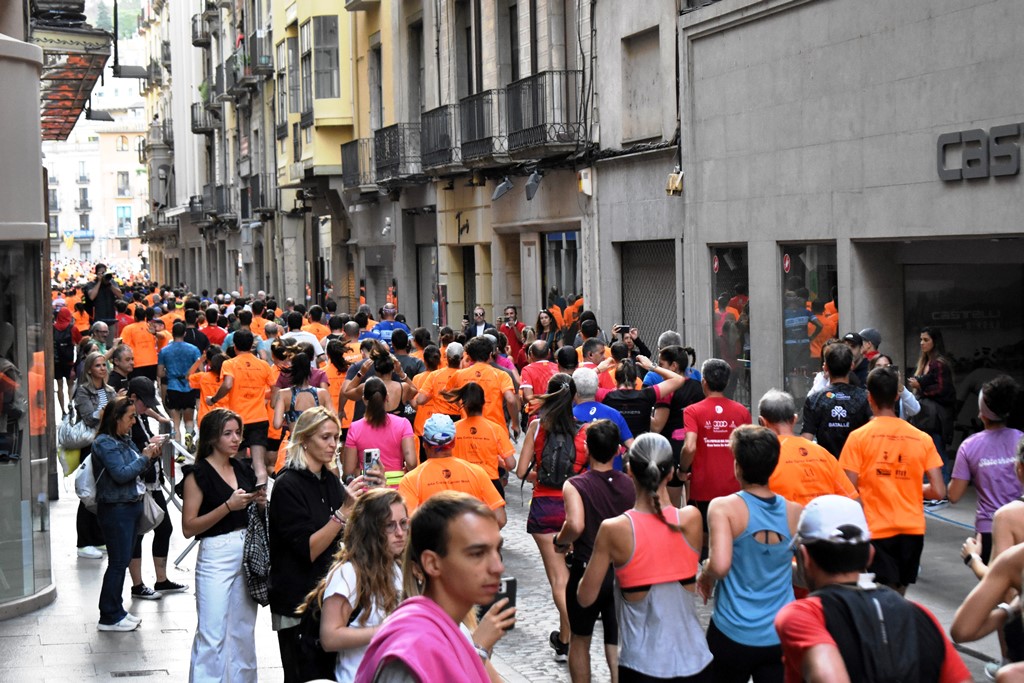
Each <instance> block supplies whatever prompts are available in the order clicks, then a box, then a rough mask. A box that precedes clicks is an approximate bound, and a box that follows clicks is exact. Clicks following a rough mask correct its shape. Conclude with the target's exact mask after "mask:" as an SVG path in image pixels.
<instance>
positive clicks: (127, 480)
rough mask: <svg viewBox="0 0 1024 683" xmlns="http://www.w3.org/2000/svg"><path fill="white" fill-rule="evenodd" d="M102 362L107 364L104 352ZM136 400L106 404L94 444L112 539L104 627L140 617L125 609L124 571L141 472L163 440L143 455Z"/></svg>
mask: <svg viewBox="0 0 1024 683" xmlns="http://www.w3.org/2000/svg"><path fill="white" fill-rule="evenodd" d="M95 355H97V356H99V358H100V363H101V364H103V365H104V372H105V371H106V370H105V368H106V365H105V363H103V360H102V358H103V357H102V356H100V354H98V353H97V354H95ZM134 424H135V402H134V401H132V400H130V399H128V398H115V399H113V400H112V401H111V402H110V403H109V404H108V405H106V406H105V407H104V409H103V417H102V419H101V420H100V424H99V432H98V434H97V436H96V440H95V441H94V442H93V445H92V456H93V465H94V468H93V471H94V473H95V475H96V517H97V519H98V520H99V523H100V528H101V529H102V530H103V537H104V539H106V542H107V571H106V572H105V573H104V574H103V583H102V585H101V587H100V622H99V627H98V628H99V630H100V631H134V630H135V629H137V628H138V627H139V623H141V621H142V620H141V619H139V618H138V617H136V616H134V615H131V614H129V613H128V612H126V611H125V609H124V604H123V601H122V599H121V594H122V592H123V591H124V575H125V572H126V571H127V570H128V563H129V562H130V561H131V559H132V548H133V546H134V545H135V536H136V534H135V526H136V524H137V523H138V521H139V516H140V515H141V514H142V496H140V495H139V485H138V479H139V475H140V474H142V472H143V471H144V470H145V469H146V467H148V466H149V461H150V460H152V459H153V458H158V457H159V456H160V450H161V447H160V445H159V444H150V445H149V446H146V448H145V450H144V451H143V452H142V453H141V454H140V453H139V451H138V449H136V447H135V444H134V443H132V440H131V433H132V425H134Z"/></svg>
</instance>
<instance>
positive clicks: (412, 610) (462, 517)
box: [356, 491, 515, 683]
mask: <svg viewBox="0 0 1024 683" xmlns="http://www.w3.org/2000/svg"><path fill="white" fill-rule="evenodd" d="M501 546H502V538H501V530H500V528H499V526H498V521H497V519H495V516H494V513H493V512H492V511H491V510H490V509H488V508H487V506H486V505H484V504H483V503H481V502H480V501H478V500H477V499H475V498H473V497H472V496H469V495H467V494H464V493H459V492H456V491H445V492H442V493H438V494H437V495H435V496H432V497H431V498H430V499H429V500H427V501H426V502H425V503H424V504H423V505H422V506H421V507H420V508H419V510H417V511H416V513H415V514H414V515H413V516H412V522H411V524H410V529H409V548H408V550H407V559H406V569H405V570H406V572H412V573H413V574H414V575H415V576H416V578H417V580H418V581H421V582H422V587H423V592H422V595H419V596H416V597H412V598H409V599H407V600H406V601H405V602H403V603H402V604H401V605H400V606H399V608H398V609H397V610H396V611H395V612H393V613H392V614H391V616H390V617H388V620H387V621H386V622H385V623H384V624H383V625H382V626H381V627H380V629H379V630H378V631H377V633H376V634H375V635H374V636H373V640H371V641H370V646H369V648H368V649H367V650H366V654H365V655H364V656H363V661H362V663H361V664H360V665H359V671H358V673H357V674H356V683H371V682H373V683H398V682H400V681H401V682H408V681H424V682H425V681H467V682H469V683H487V682H488V681H490V678H489V676H488V674H487V669H486V668H485V663H486V662H487V661H488V659H489V658H490V650H489V647H488V645H490V646H491V647H493V642H490V641H491V640H494V641H496V640H497V638H488V639H487V640H488V642H485V643H481V642H480V639H476V638H477V634H474V639H475V640H473V641H472V642H471V641H470V640H469V639H468V638H467V637H466V636H465V635H464V634H463V633H462V632H461V631H460V630H459V623H460V622H461V621H462V620H463V619H464V618H465V617H466V615H467V614H469V611H470V610H471V609H472V608H473V606H474V605H486V604H488V603H489V602H490V601H491V600H493V599H494V596H495V595H496V594H497V592H498V589H499V586H500V584H501V575H502V572H504V571H505V566H504V564H503V563H502V561H501ZM501 606H502V603H501V602H499V603H498V604H497V605H496V606H495V608H492V609H491V611H490V612H489V614H492V615H496V617H497V618H496V619H495V622H496V626H497V627H498V635H497V637H498V638H500V637H501V636H502V635H504V633H505V631H506V630H507V629H509V628H511V627H512V626H513V625H514V624H515V610H514V609H507V610H503V611H500V612H499V611H497V610H500V609H501ZM482 630H483V629H478V633H480V631H482ZM481 635H483V634H481Z"/></svg>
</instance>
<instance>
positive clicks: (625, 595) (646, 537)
mask: <svg viewBox="0 0 1024 683" xmlns="http://www.w3.org/2000/svg"><path fill="white" fill-rule="evenodd" d="M674 471H675V466H674V465H673V464H672V446H671V445H670V444H669V442H668V439H666V438H665V437H663V436H661V435H660V434H654V433H647V434H643V435H641V436H638V437H637V438H636V440H634V441H633V445H632V446H631V447H630V449H629V454H628V455H627V456H626V472H628V473H629V476H630V478H632V480H633V486H634V487H635V488H636V504H635V505H634V506H633V509H632V510H629V511H627V512H626V514H624V515H621V516H619V517H615V518H613V519H608V520H605V521H604V522H602V523H601V527H600V529H599V530H598V532H597V539H596V540H595V542H594V552H593V554H592V555H591V557H590V562H589V563H588V564H587V569H586V571H585V572H584V574H583V578H582V579H581V580H580V585H579V589H578V592H577V594H578V596H579V602H580V605H582V606H583V607H589V606H590V605H592V604H593V603H594V602H595V601H596V600H597V598H598V595H599V594H600V592H601V584H602V583H603V582H604V577H605V574H606V573H607V572H608V568H609V565H612V566H614V571H615V580H616V586H617V587H618V589H619V591H620V595H619V596H617V598H618V599H616V601H615V604H616V616H617V619H618V624H619V646H620V650H619V670H618V674H619V683H630V682H631V681H657V680H672V681H677V682H678V681H687V682H690V681H709V680H711V677H710V669H709V668H708V665H709V664H710V663H711V652H710V650H709V649H708V646H707V642H706V641H705V639H704V632H703V629H702V628H701V625H700V621H699V620H698V618H697V611H696V606H695V597H694V582H695V580H696V577H697V566H698V563H699V562H700V547H701V545H702V543H703V536H704V532H703V529H702V526H701V516H700V512H698V511H697V508H695V507H693V506H692V505H688V506H686V507H684V508H682V509H679V508H676V507H674V506H673V505H672V502H671V501H670V499H669V495H668V488H667V485H668V480H669V479H670V478H671V477H672V473H673V472H674ZM669 645H671V646H669ZM654 653H657V656H652V654H654Z"/></svg>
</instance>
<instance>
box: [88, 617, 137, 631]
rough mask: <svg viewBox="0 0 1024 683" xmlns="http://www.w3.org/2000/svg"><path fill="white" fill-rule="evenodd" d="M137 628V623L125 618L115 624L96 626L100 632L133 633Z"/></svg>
mask: <svg viewBox="0 0 1024 683" xmlns="http://www.w3.org/2000/svg"><path fill="white" fill-rule="evenodd" d="M138 627H139V622H137V621H132V620H131V619H129V618H128V617H125V618H124V619H122V620H121V621H119V622H117V623H116V624H97V625H96V628H97V630H100V631H134V630H135V629H137V628H138Z"/></svg>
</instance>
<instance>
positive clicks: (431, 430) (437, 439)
mask: <svg viewBox="0 0 1024 683" xmlns="http://www.w3.org/2000/svg"><path fill="white" fill-rule="evenodd" d="M454 439H455V423H454V422H452V418H450V417H448V416H447V415H445V414H444V413H434V414H433V415H431V416H430V417H429V418H427V422H426V423H425V424H424V425H423V440H424V441H426V442H427V443H429V444H430V445H431V446H444V445H445V444H447V443H449V442H451V441H452V440H454Z"/></svg>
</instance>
